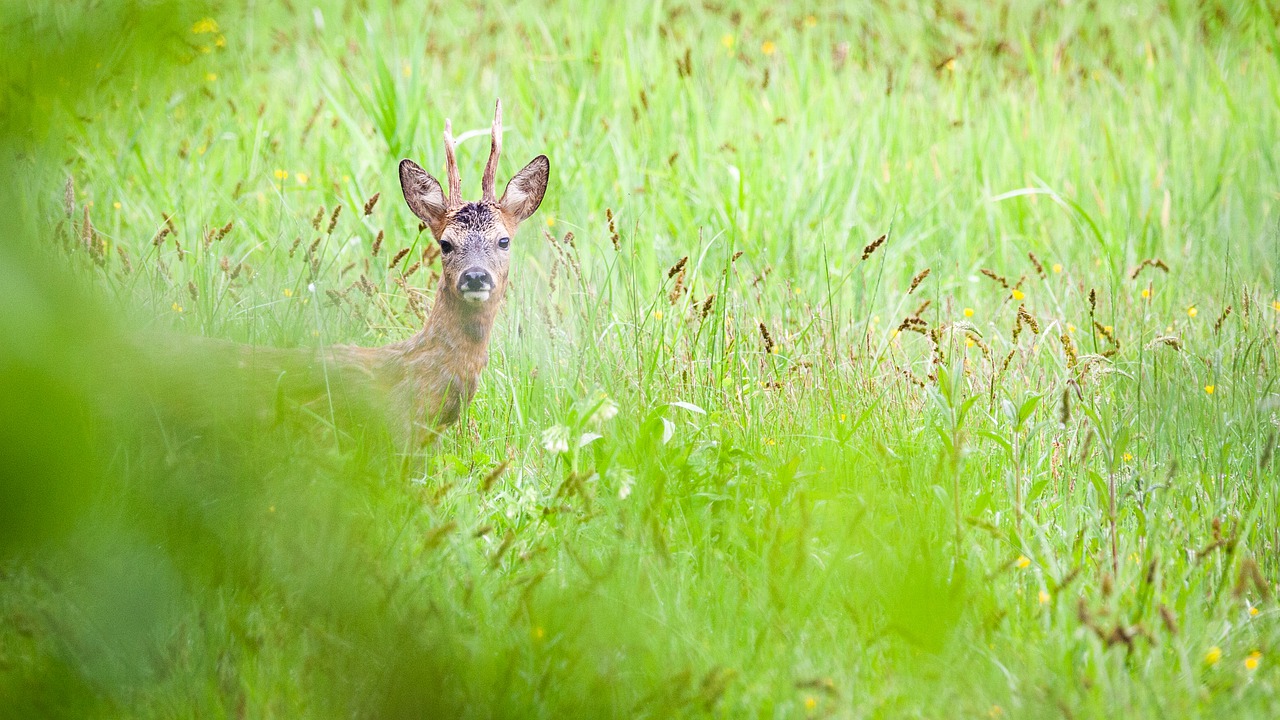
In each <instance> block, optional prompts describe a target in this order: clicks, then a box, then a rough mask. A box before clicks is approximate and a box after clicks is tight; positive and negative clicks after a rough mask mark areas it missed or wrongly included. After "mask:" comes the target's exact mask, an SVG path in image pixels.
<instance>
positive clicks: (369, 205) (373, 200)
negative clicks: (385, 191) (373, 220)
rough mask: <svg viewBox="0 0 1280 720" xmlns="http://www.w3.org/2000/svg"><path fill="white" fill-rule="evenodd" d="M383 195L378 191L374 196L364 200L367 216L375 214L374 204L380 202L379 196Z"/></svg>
mask: <svg viewBox="0 0 1280 720" xmlns="http://www.w3.org/2000/svg"><path fill="white" fill-rule="evenodd" d="M380 197H382V193H380V192H376V193H374V194H373V197H371V198H369V199H368V200H365V201H364V214H365V215H366V216H368V215H372V214H373V206H375V205H377V204H378V198H380Z"/></svg>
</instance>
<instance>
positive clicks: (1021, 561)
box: [1013, 555, 1031, 570]
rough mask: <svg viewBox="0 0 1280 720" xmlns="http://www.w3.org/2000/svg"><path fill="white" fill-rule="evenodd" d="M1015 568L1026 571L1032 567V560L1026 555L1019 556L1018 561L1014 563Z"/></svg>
mask: <svg viewBox="0 0 1280 720" xmlns="http://www.w3.org/2000/svg"><path fill="white" fill-rule="evenodd" d="M1013 566H1014V567H1016V568H1018V569H1019V570H1026V569H1027V568H1029V567H1031V558H1029V557H1027V556H1026V555H1019V556H1018V559H1017V560H1014V561H1013Z"/></svg>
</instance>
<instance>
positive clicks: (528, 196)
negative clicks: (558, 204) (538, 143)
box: [498, 155, 551, 223]
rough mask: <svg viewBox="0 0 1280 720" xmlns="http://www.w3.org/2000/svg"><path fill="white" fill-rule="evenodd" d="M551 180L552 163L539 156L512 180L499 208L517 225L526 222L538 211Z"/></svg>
mask: <svg viewBox="0 0 1280 720" xmlns="http://www.w3.org/2000/svg"><path fill="white" fill-rule="evenodd" d="M550 179H551V161H549V160H547V156H546V155H539V156H538V157H536V158H534V159H533V161H532V162H530V163H529V164H528V165H525V166H524V169H523V170H521V171H520V172H518V173H516V174H515V177H513V178H511V182H509V183H507V189H506V190H504V191H503V193H502V199H501V200H499V201H498V207H499V208H501V209H502V212H503V213H505V214H506V215H507V216H508V217H510V218H511V219H512V220H514V221H515V222H516V223H521V222H524V221H525V220H526V219H528V218H529V216H530V215H532V214H534V213H535V212H536V211H537V210H538V206H539V205H541V204H542V196H543V195H544V194H546V192H547V181H548V180H550Z"/></svg>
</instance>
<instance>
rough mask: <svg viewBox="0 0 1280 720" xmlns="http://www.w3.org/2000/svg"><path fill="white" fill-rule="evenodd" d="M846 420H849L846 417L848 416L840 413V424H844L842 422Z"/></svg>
mask: <svg viewBox="0 0 1280 720" xmlns="http://www.w3.org/2000/svg"><path fill="white" fill-rule="evenodd" d="M847 419H849V416H848V415H846V414H844V413H840V422H844V421H845V420H847Z"/></svg>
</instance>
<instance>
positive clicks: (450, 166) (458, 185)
mask: <svg viewBox="0 0 1280 720" xmlns="http://www.w3.org/2000/svg"><path fill="white" fill-rule="evenodd" d="M453 145H454V143H453V123H451V122H450V121H449V120H448V118H446V119H445V121H444V169H445V172H446V173H448V175H449V207H454V206H456V205H461V204H462V178H461V177H460V176H459V175H458V158H457V156H456V155H454V154H453Z"/></svg>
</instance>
